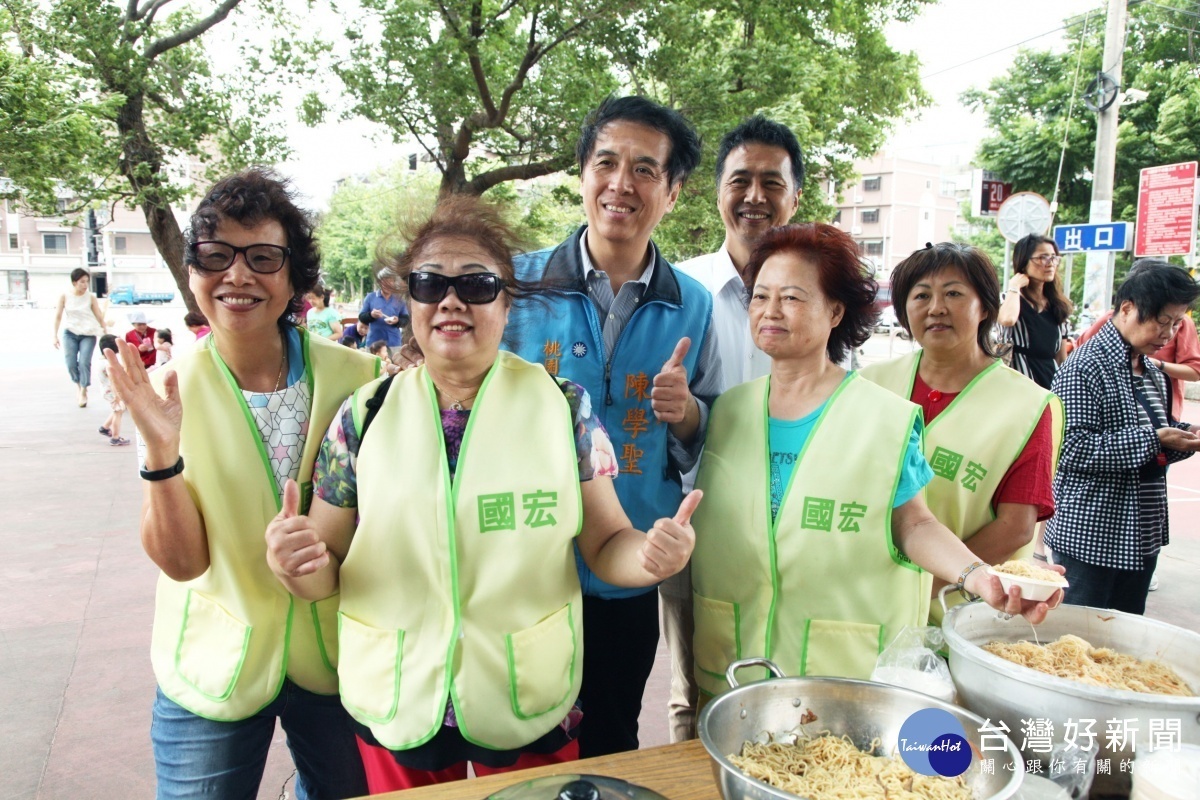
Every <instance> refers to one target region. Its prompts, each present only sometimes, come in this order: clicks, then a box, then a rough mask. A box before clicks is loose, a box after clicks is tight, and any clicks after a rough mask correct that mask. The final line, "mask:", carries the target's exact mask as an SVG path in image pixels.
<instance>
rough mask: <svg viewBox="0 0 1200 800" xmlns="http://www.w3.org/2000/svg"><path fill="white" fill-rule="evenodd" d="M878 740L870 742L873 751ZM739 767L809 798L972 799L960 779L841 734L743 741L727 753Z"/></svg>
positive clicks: (836, 799)
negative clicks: (737, 751) (927, 771)
mask: <svg viewBox="0 0 1200 800" xmlns="http://www.w3.org/2000/svg"><path fill="white" fill-rule="evenodd" d="M878 747H879V740H878V739H876V740H875V741H873V742H871V750H876V749H878ZM729 760H730V761H732V762H733V763H734V764H735V765H737V767H738V768H739V769H740V770H741V771H742V772H744V773H745V774H746V775H749V776H750V777H751V778H757V779H758V780H760V781H763V782H764V783H769V784H770V785H771V786H774V787H775V788H776V789H783V790H784V791H787V792H791V793H793V794H797V795H800V796H802V797H807V798H811V800H851V798H855V799H856V800H857V798H863V799H864V800H866V798H878V799H879V800H897V799H898V798H904V799H905V800H917V799H918V798H920V800H970V798H971V790H970V789H969V788H967V783H966V781H964V780H963V779H962V778H961V777H959V778H940V777H928V776H925V775H919V774H917V773H916V772H913V771H912V770H911V769H909V768H908V766H907V765H906V764H905V763H904V761H903V760H901V758H900V757H899V756H891V757H890V758H888V757H885V756H873V755H871V754H870V753H864V752H863V751H861V750H859V749H858V748H857V747H856V746H855V745H854V742H852V741H850V739H848V738H846V737H845V736H842V737H837V736H833V735H832V734H828V733H826V734H823V735H821V736H817V737H815V738H804V737H801V738H800V739H798V740H797V741H796V743H795V744H780V743H773V744H755V743H754V742H746V743H745V744H744V745H742V754H741V755H740V756H730V757H729Z"/></svg>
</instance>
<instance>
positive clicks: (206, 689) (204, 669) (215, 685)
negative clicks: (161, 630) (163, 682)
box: [175, 589, 251, 701]
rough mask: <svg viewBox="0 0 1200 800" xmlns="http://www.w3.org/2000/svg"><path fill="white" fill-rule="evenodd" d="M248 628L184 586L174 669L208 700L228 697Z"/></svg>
mask: <svg viewBox="0 0 1200 800" xmlns="http://www.w3.org/2000/svg"><path fill="white" fill-rule="evenodd" d="M250 631H251V627H250V626H249V625H247V624H246V623H244V622H242V621H241V620H240V619H238V618H237V617H235V616H233V615H232V614H230V613H229V612H228V611H226V610H225V609H224V608H222V607H221V606H220V604H218V603H217V602H216V601H214V600H211V599H209V598H207V597H205V596H204V595H202V594H200V593H199V592H197V591H196V590H195V589H188V594H187V600H186V602H185V603H184V606H183V625H182V628H181V630H180V631H179V643H178V644H177V645H176V647H175V672H176V673H178V675H179V677H180V678H182V679H183V680H184V682H186V683H187V684H188V685H189V686H191V687H192V688H193V689H195V690H196V691H197V692H199V693H200V694H202V695H204V696H205V697H207V698H208V699H209V700H216V701H223V700H226V699H228V698H229V695H231V694H232V693H233V687H234V686H236V685H237V679H238V675H239V674H240V673H241V671H242V664H243V663H244V662H245V660H246V651H247V650H248V649H249V647H250Z"/></svg>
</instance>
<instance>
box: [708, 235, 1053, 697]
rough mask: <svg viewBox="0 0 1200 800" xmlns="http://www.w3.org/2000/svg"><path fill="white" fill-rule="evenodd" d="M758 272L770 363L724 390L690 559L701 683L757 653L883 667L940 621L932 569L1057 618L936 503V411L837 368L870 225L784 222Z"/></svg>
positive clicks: (850, 326)
mask: <svg viewBox="0 0 1200 800" xmlns="http://www.w3.org/2000/svg"><path fill="white" fill-rule="evenodd" d="M747 270H748V271H747V275H748V278H747V280H748V283H749V285H750V287H751V297H750V309H749V311H750V330H751V334H752V335H753V337H754V341H755V344H756V345H758V347H759V349H761V350H762V351H763V352H765V353H766V354H767V355H769V356H770V357H771V362H772V364H771V374H770V376H768V377H766V378H760V379H758V380H755V381H751V382H749V383H745V384H742V385H741V386H738V387H735V388H733V389H730V390H729V391H727V392H726V393H725V394H723V395H721V397H720V398H719V399H718V400H717V402H716V404H715V406H714V407H713V411H712V416H711V417H710V418H709V429H708V436H707V439H706V443H705V449H704V455H703V457H702V459H701V462H700V472H699V475H698V477H697V481H696V486H697V488H699V489H702V490H703V491H704V493H705V499H704V504H703V505H702V506H701V507H700V509H699V510H698V511H697V512H696V516H695V523H694V524H695V528H696V549H695V553H694V555H693V557H692V581H693V585H694V608H695V616H696V635H695V645H696V648H695V649H696V680H697V683H698V684H699V686H700V690H701V692H702V696H704V695H706V696H708V697H711V696H713V695H715V694H718V693H720V692H722V691H724V690H725V689H726V688H727V683H726V680H725V669H726V667H728V666H729V664H730V663H731V662H733V661H735V660H737V659H741V658H747V657H751V656H766V657H767V658H770V659H772V660H774V661H775V662H776V663H777V664H778V665H779V666H780V668H781V669H783V670H784V672H785V673H787V674H789V675H836V676H842V677H851V678H866V677H868V676H869V675H870V672H871V670H872V668H873V667H874V664H875V660H876V657H877V656H878V654H879V652H880V651H881V650H882V649H883V648H884V647H885V646H886V645H887V644H888V642H889V641H891V639H892V638H893V637H894V636H895V634H896V633H897V632H898V631H899V630H900V628H901V627H903V626H905V625H919V624H924V621H925V618H926V615H927V613H928V606H929V588H928V583H927V581H926V580H924V579H923V576H922V573H921V568H924V569H927V570H929V571H930V572H932V573H933V574H934V575H936V576H938V577H940V578H942V579H944V580H947V581H951V582H955V583H961V584H963V585H964V588H965V591H967V592H971V593H973V594H976V595H979V596H981V597H983V598H984V599H985V600H986V601H987V602H988V603H989V604H990V605H992V606H993V607H995V608H997V609H1000V610H1002V611H1005V612H1007V613H1009V614H1016V613H1023V614H1024V615H1025V616H1026V617H1028V618H1029V619H1030V620H1031V621H1033V622H1039V621H1041V620H1042V619H1043V618H1044V617H1045V615H1046V612H1047V610H1048V607H1047V605H1046V604H1045V603H1029V602H1025V601H1022V600H1021V598H1020V594H1019V591H1018V590H1014V593H1013V594H1012V595H1009V596H1006V595H1005V593H1004V591H1003V590H1002V589H1001V587H1000V583H999V581H998V580H997V579H995V578H993V577H991V576H989V575H987V573H986V572H985V571H983V570H981V569H980V567H981V566H983V562H981V561H979V560H978V559H977V558H976V557H975V555H974V554H973V553H972V552H971V551H970V550H968V549H967V548H966V546H965V545H963V543H962V542H961V541H959V539H958V538H957V537H956V536H954V534H953V533H951V532H950V531H949V530H947V529H946V527H945V526H944V525H942V524H940V523H939V522H938V521H937V519H935V518H934V516H933V515H932V514H931V513H930V512H929V509H928V508H927V507H926V505H925V501H924V499H923V498H922V496H921V491H920V490H921V487H922V486H924V485H925V484H926V483H928V481H929V478H930V477H931V473H930V470H929V466H928V464H926V463H925V460H924V457H923V456H922V454H921V430H922V423H921V418H920V416H919V411H920V409H918V408H917V407H916V406H914V405H913V404H912V403H909V402H908V401H907V400H904V399H901V398H899V397H896V396H895V395H894V394H892V393H891V392H888V391H887V390H885V389H883V388H881V387H879V386H877V385H875V384H874V383H871V382H870V381H868V380H865V379H863V378H862V377H860V376H858V375H857V374H855V373H853V372H850V373H847V372H846V371H845V370H843V369H841V368H840V367H838V366H837V362H839V361H841V359H842V358H843V356H844V355H845V352H846V349H847V348H849V347H855V346H858V345H860V344H862V343H863V342H864V341H866V339H867V337H869V336H870V333H871V329H872V327H873V325H874V322H875V319H876V317H877V312H876V311H875V310H874V307H873V303H874V299H875V291H876V286H875V282H874V281H873V280H872V279H871V278H870V277H868V276H867V274H866V273H865V271H864V269H863V266H862V264H861V263H860V261H859V257H858V247H857V245H856V244H855V242H854V240H853V239H851V238H850V237H849V236H848V235H847V234H845V233H843V232H842V231H840V230H838V229H837V228H834V227H833V226H831V225H823V224H804V225H788V226H785V227H781V228H775V229H773V230H771V231H769V232H768V233H767V234H765V236H764V237H763V239H762V240H761V241H760V243H759V244H758V246H757V248H756V249H755V251H754V253H753V255H752V257H751V260H750V262H749V264H748V266H747ZM760 674H761V671H755V673H754V675H752V676H749V675H748V676H743V677H745V678H751V677H753V678H757V677H759V676H760Z"/></svg>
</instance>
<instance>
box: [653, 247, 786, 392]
mask: <svg viewBox="0 0 1200 800" xmlns="http://www.w3.org/2000/svg"><path fill="white" fill-rule="evenodd" d="M675 269H677V270H679V271H680V272H682V273H683V274H685V275H688V276H690V277H692V278H695V279H696V280H698V281H699V282H700V283H701V284H702V285H703V286H704V288H705V289H708V291H709V294H711V295H712V297H713V329H714V330H715V331H716V332H717V353H718V355H719V356H720V359H721V391H722V392H723V391H725V390H726V389H731V388H733V387H734V386H738V385H740V384H743V383H745V382H746V381H751V380H754V379H755V378H761V377H762V376H763V375H770V374H771V358H770V356H768V355H767V354H766V353H764V352H763V351H762V350H759V349H758V348H757V347H755V345H754V340H753V339H752V338H751V336H750V313H749V311H748V310H747V309H748V308H749V307H750V293H749V291H747V290H746V287H745V285H744V284H743V283H742V276H741V275H739V274H738V271H737V269H736V268H735V267H734V266H733V259H731V258H730V257H729V251H728V250H726V249H725V245H721V249H720V250H718V251H717V252H715V253H709V254H707V255H703V256H697V257H696V258H691V259H688V260H687V261H683V262H680V263H679V264H676V265H675Z"/></svg>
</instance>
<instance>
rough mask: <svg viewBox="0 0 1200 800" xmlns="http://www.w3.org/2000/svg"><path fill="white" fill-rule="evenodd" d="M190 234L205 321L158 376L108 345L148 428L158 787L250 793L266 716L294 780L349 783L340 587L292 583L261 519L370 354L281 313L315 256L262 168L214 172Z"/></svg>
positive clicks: (355, 791)
mask: <svg viewBox="0 0 1200 800" xmlns="http://www.w3.org/2000/svg"><path fill="white" fill-rule="evenodd" d="M188 235H189V240H188V246H187V250H186V253H185V260H186V264H187V268H188V286H189V287H190V288H191V290H192V293H193V294H194V295H195V297H196V304H197V305H198V306H199V307H200V310H201V311H203V312H204V315H205V316H206V317H207V318H208V321H209V324H210V325H211V327H212V331H211V333H210V334H209V335H208V336H207V337H205V338H204V339H203V340H202V341H201V342H200V344H199V346H198V347H197V348H196V350H194V351H193V352H192V353H190V354H188V355H186V356H183V357H181V358H178V359H175V360H173V361H171V362H170V364H168V365H167V366H165V367H163V368H162V369H160V370H158V371H156V372H155V373H154V376H153V379H151V378H150V377H149V376H147V373H146V369H145V367H144V365H143V364H142V360H141V358H140V354H139V353H138V351H137V350H136V349H135V348H134V346H133V345H132V344H130V343H127V342H120V343H119V347H120V350H121V365H118V363H117V360H116V358H115V357H114V356H112V355H109V357H108V358H109V374H110V377H111V378H112V381H113V386H114V388H115V389H116V390H117V392H118V393H119V394H120V396H121V398H122V399H123V400H124V401H125V403H126V405H127V406H128V408H129V412H130V414H131V415H132V417H133V420H134V422H135V423H136V424H137V428H138V433H139V437H140V444H141V445H143V446H144V452H143V454H142V455H143V469H142V472H141V476H142V479H143V481H144V483H143V487H144V493H143V497H144V499H143V505H142V527H141V535H142V546H143V547H144V548H145V550H146V552H147V553H148V554H149V556H150V558H151V559H152V560H153V561H154V563H155V564H157V565H158V566H159V568H160V569H161V570H162V576H161V577H160V578H159V582H158V593H157V600H156V607H155V613H154V632H153V640H152V643H151V660H152V661H153V664H154V673H155V676H156V677H157V679H158V697H157V699H156V700H155V703H154V713H153V722H152V725H151V729H150V738H151V740H152V742H153V745H154V760H155V772H156V776H157V778H158V796H159V797H171V798H174V797H200V796H204V797H220V798H226V797H228V798H252V797H255V796H256V795H257V793H258V786H259V782H260V781H261V779H262V775H263V768H264V766H265V765H266V761H267V751H268V748H269V747H270V745H271V741H272V739H273V738H274V732H275V720H276V718H278V719H279V721H280V723H281V724H282V726H283V730H284V732H285V733H286V734H287V743H288V747H289V749H290V750H291V752H292V756H293V759H294V760H295V762H296V769H297V776H296V796H297V797H299V798H340V797H353V796H357V795H361V794H363V793H364V792H365V791H366V788H367V787H366V780H365V776H364V773H363V767H362V762H361V760H360V758H359V755H358V751H357V748H356V746H355V741H354V734H353V732H352V730H351V729H350V723H349V717H348V716H347V714H346V712H345V710H344V709H343V708H342V706H341V703H340V702H339V700H338V696H337V693H338V681H337V673H336V671H335V670H336V667H335V666H334V665H335V664H336V663H337V649H336V647H337V638H336V637H337V617H336V613H337V601H336V600H333V601H330V602H326V603H316V604H314V603H311V602H308V601H305V600H302V599H300V598H297V597H295V596H293V595H292V594H290V593H289V592H288V591H287V589H285V588H284V587H283V586H282V585H281V584H280V583H279V582H278V581H277V580H275V577H274V575H273V574H272V572H271V569H270V567H269V566H268V564H267V553H266V543H265V542H264V541H263V531H264V530H265V529H266V527H267V525H268V523H270V522H271V520H272V518H273V517H274V516H275V515H276V513H277V512H278V511H279V508H280V498H281V495H282V493H283V487H284V484H285V482H288V481H293V482H294V481H300V482H301V483H303V484H304V486H305V487H306V489H307V487H308V486H309V485H310V484H309V480H310V476H311V474H312V465H313V461H314V460H315V458H316V455H317V450H318V447H319V445H320V442H321V438H320V436H319V435H318V436H309V435H308V434H309V431H310V429H311V430H315V431H317V432H319V431H322V430H324V429H325V427H326V426H328V425H329V423H330V421H331V420H332V419H333V415H334V412H335V411H336V410H337V408H338V406H339V405H340V404H341V403H342V401H343V400H345V399H346V397H348V396H349V395H350V393H351V392H352V391H354V389H356V388H357V387H359V386H361V385H362V384H364V383H366V382H368V381H370V380H371V379H373V378H374V377H376V376H377V375H378V374H379V371H378V370H379V362H378V360H376V359H374V358H371V357H369V356H367V355H365V354H359V353H355V352H351V351H350V350H347V349H346V348H344V347H338V346H337V345H336V344H334V343H333V342H330V341H328V340H325V339H320V338H318V337H316V336H310V335H309V334H308V333H307V332H306V331H304V330H301V329H298V328H296V327H295V326H294V325H293V324H292V323H291V322H290V321H289V320H290V319H291V318H292V317H291V315H292V314H294V313H296V312H297V311H299V309H300V307H301V298H302V297H303V296H304V293H305V292H307V291H308V290H309V289H311V288H312V287H313V286H314V285H315V284H316V282H317V276H318V271H319V268H320V261H319V256H318V253H317V246H316V242H315V241H314V239H313V229H312V220H311V218H310V217H309V216H308V214H307V213H306V212H304V211H302V210H301V209H299V208H297V207H296V205H295V203H294V201H293V196H292V193H291V192H290V190H289V188H288V186H287V184H286V183H284V182H283V181H281V180H279V179H277V178H276V177H275V176H274V175H272V174H271V173H269V172H266V171H260V170H251V171H248V172H244V173H241V174H239V175H234V176H233V177H230V178H226V179H225V180H223V181H221V182H220V183H218V184H217V185H216V186H214V187H213V188H212V189H211V190H210V191H209V192H208V194H207V195H205V197H204V198H203V199H202V200H201V201H200V205H199V206H198V207H197V209H196V213H195V214H194V215H193V216H192V222H191V229H190V231H189V234H188ZM314 426H315V427H314ZM185 462H186V464H185ZM305 494H306V495H307V491H306V492H305Z"/></svg>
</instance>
